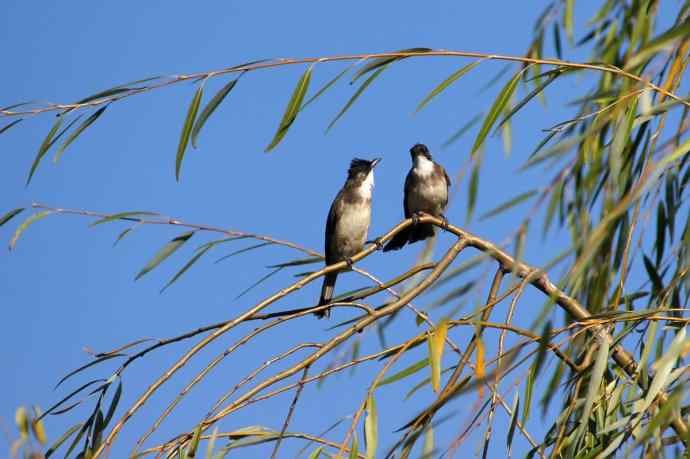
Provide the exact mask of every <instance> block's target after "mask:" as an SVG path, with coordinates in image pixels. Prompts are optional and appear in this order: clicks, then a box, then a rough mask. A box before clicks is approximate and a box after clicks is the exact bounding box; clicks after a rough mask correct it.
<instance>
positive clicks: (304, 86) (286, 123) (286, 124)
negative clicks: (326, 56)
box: [265, 64, 314, 153]
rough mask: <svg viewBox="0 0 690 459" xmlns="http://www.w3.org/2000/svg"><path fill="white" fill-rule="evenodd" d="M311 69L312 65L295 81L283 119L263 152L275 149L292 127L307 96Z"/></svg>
mask: <svg viewBox="0 0 690 459" xmlns="http://www.w3.org/2000/svg"><path fill="white" fill-rule="evenodd" d="M313 68H314V65H313V64H312V65H310V66H309V67H307V70H305V71H304V73H303V74H302V76H301V77H300V79H299V81H297V85H296V86H295V89H294V90H293V91H292V96H291V97H290V101H289V102H288V105H287V108H286V109H285V113H284V114H283V118H282V119H281V120H280V124H279V125H278V130H277V131H276V133H275V135H274V136H273V140H271V143H270V144H269V145H268V146H267V147H266V150H265V151H266V152H267V153H268V152H269V151H271V150H273V148H275V147H276V145H278V144H279V143H280V141H281V140H283V137H285V134H287V131H288V129H290V126H292V123H294V121H295V119H296V118H297V113H298V112H299V109H300V107H301V106H302V101H303V100H304V96H305V95H306V94H307V90H308V89H309V82H310V81H311V72H312V69H313Z"/></svg>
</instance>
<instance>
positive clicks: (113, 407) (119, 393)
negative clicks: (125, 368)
mask: <svg viewBox="0 0 690 459" xmlns="http://www.w3.org/2000/svg"><path fill="white" fill-rule="evenodd" d="M121 396H122V380H120V381H119V382H118V384H117V389H115V394H114V395H113V399H112V400H111V402H110V406H109V407H108V412H107V413H106V415H105V419H104V420H103V427H104V428H105V427H107V426H108V424H109V423H110V421H111V419H113V416H114V415H115V410H116V409H117V404H118V403H119V402H120V397H121Z"/></svg>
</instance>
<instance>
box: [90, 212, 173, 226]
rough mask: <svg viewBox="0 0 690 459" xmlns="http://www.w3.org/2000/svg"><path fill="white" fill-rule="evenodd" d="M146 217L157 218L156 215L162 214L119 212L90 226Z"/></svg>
mask: <svg viewBox="0 0 690 459" xmlns="http://www.w3.org/2000/svg"><path fill="white" fill-rule="evenodd" d="M144 215H151V216H155V215H160V214H158V213H156V212H146V211H140V210H132V211H127V212H119V213H117V214H112V215H108V216H107V217H103V218H101V219H99V220H96V221H95V222H93V223H91V224H90V225H89V227H93V226H96V225H101V224H103V223H108V222H112V221H115V220H135V221H136V220H137V219H136V218H132V217H140V216H144Z"/></svg>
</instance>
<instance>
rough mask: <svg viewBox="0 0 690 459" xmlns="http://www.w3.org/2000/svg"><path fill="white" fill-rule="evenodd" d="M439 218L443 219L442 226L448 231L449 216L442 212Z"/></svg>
mask: <svg viewBox="0 0 690 459" xmlns="http://www.w3.org/2000/svg"><path fill="white" fill-rule="evenodd" d="M438 218H440V219H441V221H442V224H441V227H442V228H443V229H444V230H446V231H448V218H447V217H446V216H445V215H443V214H440V215H439V216H438Z"/></svg>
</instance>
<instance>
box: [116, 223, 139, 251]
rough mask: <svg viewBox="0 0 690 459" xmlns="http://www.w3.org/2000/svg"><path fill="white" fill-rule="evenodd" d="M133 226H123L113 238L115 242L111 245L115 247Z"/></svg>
mask: <svg viewBox="0 0 690 459" xmlns="http://www.w3.org/2000/svg"><path fill="white" fill-rule="evenodd" d="M133 229H134V228H131V227H130V228H125V229H124V230H122V232H120V234H118V235H117V238H115V242H113V247H115V246H116V245H117V244H118V243H119V242H120V241H121V240H122V239H124V237H125V236H127V235H128V234H129V233H130V232H131V231H132V230H133Z"/></svg>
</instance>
